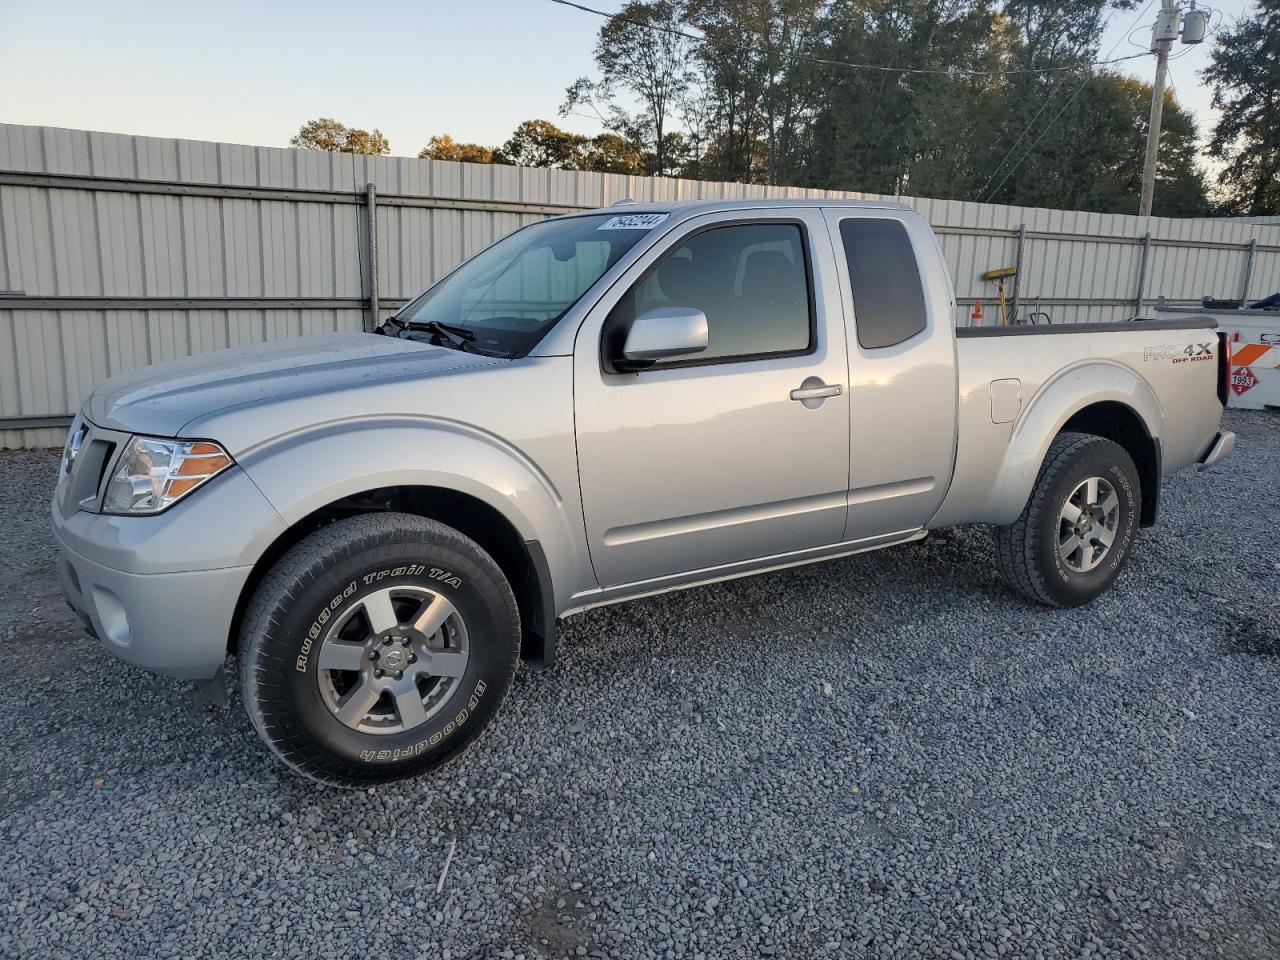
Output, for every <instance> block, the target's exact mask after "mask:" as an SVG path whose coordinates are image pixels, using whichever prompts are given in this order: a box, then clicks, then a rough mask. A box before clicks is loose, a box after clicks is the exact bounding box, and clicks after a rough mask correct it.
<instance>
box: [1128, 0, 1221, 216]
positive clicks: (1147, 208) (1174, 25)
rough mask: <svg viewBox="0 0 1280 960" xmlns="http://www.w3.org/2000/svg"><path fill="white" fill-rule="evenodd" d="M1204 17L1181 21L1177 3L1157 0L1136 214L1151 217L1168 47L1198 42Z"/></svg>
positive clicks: (1192, 13) (1193, 14)
mask: <svg viewBox="0 0 1280 960" xmlns="http://www.w3.org/2000/svg"><path fill="white" fill-rule="evenodd" d="M1206 24H1207V18H1206V16H1205V13H1204V11H1203V10H1197V9H1196V3H1195V0H1191V9H1190V10H1189V11H1188V12H1187V14H1186V18H1185V20H1184V19H1183V14H1182V11H1181V10H1179V9H1178V5H1177V0H1160V13H1159V14H1158V15H1157V16H1156V22H1155V25H1154V26H1153V27H1152V28H1151V50H1152V52H1153V53H1155V55H1156V80H1155V83H1154V84H1153V85H1152V87H1151V118H1150V120H1149V121H1148V123H1147V156H1146V160H1145V162H1144V163H1143V164H1142V199H1141V200H1140V201H1139V202H1138V215H1139V216H1142V217H1149V216H1151V201H1152V200H1153V199H1154V198H1155V192H1156V158H1157V157H1158V156H1159V154H1160V124H1161V121H1162V120H1163V118H1164V85H1165V80H1166V79H1167V78H1168V76H1169V48H1170V47H1172V46H1173V41H1174V40H1176V39H1177V38H1178V36H1179V35H1181V36H1182V42H1183V43H1199V42H1200V41H1202V40H1203V39H1204V34H1205V26H1206Z"/></svg>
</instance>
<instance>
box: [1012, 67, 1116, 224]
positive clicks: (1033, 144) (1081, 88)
mask: <svg viewBox="0 0 1280 960" xmlns="http://www.w3.org/2000/svg"><path fill="white" fill-rule="evenodd" d="M1092 79H1093V75H1092V74H1090V75H1089V76H1087V77H1085V78H1084V83H1082V84H1080V86H1078V87H1076V91H1075V93H1073V94H1071V96H1070V97H1069V98H1068V99H1067V102H1066V103H1064V104H1063V105H1062V109H1061V110H1059V111H1058V112H1057V113H1055V114H1054V115H1053V119H1052V120H1050V121H1049V122H1048V123H1047V124H1046V125H1045V128H1044V129H1043V130H1041V131H1040V135H1039V136H1038V137H1036V138H1035V139H1034V140H1032V141H1031V146H1029V147H1027V149H1026V150H1024V151H1023V153H1022V156H1020V157H1019V158H1018V162H1017V163H1015V164H1014V165H1013V166H1012V167H1010V168H1009V172H1008V173H1006V174H1005V175H1004V176H1003V177H1001V178H1000V182H999V183H997V184H996V185H995V186H994V187H992V188H991V192H990V193H989V194H987V199H988V200H990V199H991V198H992V197H994V196H995V195H996V192H997V191H998V190H999V189H1000V188H1001V187H1003V186H1004V183H1005V181H1006V180H1008V179H1009V178H1010V177H1011V176H1013V172H1014V171H1015V170H1017V169H1018V168H1019V167H1020V166H1022V161H1023V160H1026V159H1027V157H1029V156H1031V151H1032V150H1034V149H1035V148H1036V145H1037V144H1038V143H1039V142H1040V141H1041V140H1043V139H1044V137H1045V134H1046V133H1048V132H1049V131H1050V130H1052V129H1053V125H1054V124H1055V123H1057V122H1058V118H1059V117H1061V116H1062V115H1063V114H1064V113H1066V112H1067V107H1069V106H1071V104H1073V103H1075V100H1076V97H1078V96H1080V94H1081V93H1082V92H1083V91H1084V88H1085V87H1087V86H1088V85H1089V81H1090V80H1092Z"/></svg>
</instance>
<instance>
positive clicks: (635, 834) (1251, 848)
mask: <svg viewBox="0 0 1280 960" xmlns="http://www.w3.org/2000/svg"><path fill="white" fill-rule="evenodd" d="M1228 421H1229V424H1230V426H1231V427H1232V428H1233V429H1235V430H1236V431H1237V432H1238V433H1239V434H1240V436H1241V442H1240V446H1239V448H1238V449H1237V451H1236V454H1235V456H1234V457H1233V459H1231V460H1230V461H1229V462H1228V463H1227V464H1225V465H1224V466H1222V467H1219V468H1217V469H1216V470H1215V471H1213V472H1212V473H1208V474H1197V473H1194V472H1192V473H1184V474H1182V475H1180V476H1179V477H1177V478H1175V479H1173V480H1172V481H1171V482H1170V483H1169V484H1168V486H1167V488H1166V490H1167V493H1166V499H1165V502H1164V504H1163V508H1162V514H1163V517H1162V520H1161V524H1160V525H1159V526H1158V527H1157V528H1155V529H1154V530H1151V531H1147V532H1145V533H1144V534H1143V536H1142V537H1141V538H1140V539H1139V542H1138V545H1137V552H1136V555H1135V557H1134V559H1133V561H1132V562H1131V564H1130V566H1129V567H1128V570H1127V572H1126V573H1125V575H1124V576H1123V577H1122V579H1121V581H1120V583H1119V585H1118V586H1117V588H1116V589H1115V590H1113V591H1112V592H1111V593H1110V594H1108V595H1107V596H1106V597H1104V598H1103V599H1101V600H1100V601H1098V602H1097V603H1096V604H1094V605H1093V606H1092V607H1089V608H1087V609H1082V610H1076V611H1059V612H1054V611H1047V610H1044V609H1041V608H1038V607H1034V606H1031V605H1029V604H1028V603H1025V602H1023V601H1022V600H1020V599H1019V598H1017V597H1016V596H1014V595H1013V594H1011V593H1010V592H1008V591H1007V590H1005V589H1003V588H1002V587H1001V586H1000V585H999V583H998V582H997V581H996V579H995V575H994V572H993V568H992V563H991V559H990V556H991V548H990V539H989V534H988V532H987V531H985V530H982V529H971V530H963V531H955V532H953V533H950V534H948V535H946V536H945V537H940V538H938V539H937V540H936V541H935V542H932V543H930V544H929V545H923V546H913V547H907V548H902V549H899V550H896V551H889V552H884V553H878V554H870V555H865V556H861V557H854V558H849V559H846V560H841V561H836V562H832V563H828V564H823V565H819V566H814V567H808V568H803V569H800V570H795V571H791V572H784V573H778V574H772V575H767V576H763V577H757V578H754V579H749V580H742V581H738V582H735V583H729V584H723V585H719V586H714V587H707V588H703V589H697V590H693V591H690V592H686V593H683V594H676V595H669V596H665V597H658V598H654V599H648V600H643V601H640V602H637V603H633V604H630V605H626V606H621V607H614V608H607V609H603V610H598V611H594V612H591V613H587V614H584V615H582V616H579V617H575V618H572V619H569V620H567V621H565V622H564V623H563V624H562V625H561V650H562V655H561V660H560V662H559V664H558V665H557V666H556V667H555V668H554V669H553V670H551V671H547V672H544V673H539V674H533V673H530V672H528V671H525V670H522V671H521V673H520V675H519V676H518V678H517V682H516V687H515V689H514V691H513V694H512V698H511V700H510V702H509V703H508V705H507V708H506V710H505V711H504V713H503V714H502V716H501V718H500V719H499V721H498V722H497V723H496V724H495V725H494V727H493V728H491V730H490V731H489V733H488V734H487V735H486V736H485V737H484V738H482V740H481V742H480V744H479V745H478V746H477V747H475V748H473V749H472V750H471V752H470V753H468V754H467V755H466V756H465V757H464V758H463V759H462V760H461V761H459V762H457V763H455V764H453V765H451V766H450V767H448V768H446V770H445V771H443V772H442V773H441V775H439V776H436V777H428V778H426V779H422V780H419V781H416V782H411V783H405V784H399V785H395V786H390V787H380V788H378V789H376V790H369V791H364V792H359V793H344V792H339V791H334V790H325V789H320V788H317V787H314V786H312V785H310V784H308V783H305V782H301V781H299V780H296V779H293V778H292V777H290V776H289V775H287V774H285V773H284V772H283V771H282V769H281V768H280V767H278V766H277V765H276V764H275V763H274V762H273V761H272V760H271V759H270V758H269V757H268V755H267V754H266V752H265V750H264V749H262V748H261V747H260V746H259V745H258V743H257V740H256V739H255V737H254V735H253V733H252V732H251V730H250V728H249V724H248V722H247V721H246V719H245V717H244V715H243V713H242V712H241V710H240V709H239V705H238V704H236V703H233V704H232V709H231V710H229V711H222V710H218V709H216V708H213V707H209V706H204V705H201V704H200V703H199V702H198V701H197V700H195V698H194V696H193V695H192V693H191V690H190V688H189V686H186V685H183V684H179V683H176V682H170V681H165V680H161V679H157V678H153V677H150V676H148V675H146V674H144V673H142V672H140V671H137V670H135V669H133V668H130V667H128V666H125V665H123V664H121V663H119V662H118V661H116V660H114V659H112V658H111V657H109V656H108V655H107V654H106V653H104V652H103V651H100V650H99V649H97V646H96V644H95V643H94V642H93V641H91V640H89V639H87V638H85V637H84V636H83V635H81V634H80V633H79V631H78V630H77V629H76V627H75V625H74V621H73V619H72V617H71V615H70V614H69V613H67V612H66V611H65V609H64V607H63V606H62V603H61V600H60V597H59V594H58V588H57V584H56V579H55V572H54V570H55V568H54V555H53V551H52V548H51V544H50V540H49V536H48V534H47V532H46V529H45V523H46V521H45V503H46V499H47V492H48V490H49V488H50V485H51V483H52V479H53V476H54V472H55V467H56V455H55V454H54V453H52V452H36V453H11V454H3V455H0V559H2V560H3V568H0V743H3V744H4V755H3V759H4V762H3V763H2V764H0V778H3V785H2V787H0V844H2V845H3V849H4V851H5V856H4V857H3V859H2V860H0V952H2V953H3V954H5V955H7V956H26V957H61V956H66V957H87V956H93V957H101V958H110V957H117V956H147V957H168V956H196V955H199V956H213V955H219V956H253V957H257V956H298V957H314V956H326V957H327V956H341V957H353V956H354V957H364V956H374V955H378V956H386V957H397V958H398V957H416V956H422V957H431V958H440V957H512V956H525V957H530V958H534V957H564V956H596V957H600V956H607V957H697V956H706V957H722V956H723V957H753V956H779V957H804V958H808V957H822V956H833V957H834V956H841V957H911V956H922V957H944V958H977V960H982V958H985V957H997V956H1011V957H1041V956H1043V957H1074V956H1086V955H1101V956H1144V957H1151V958H1159V960H1166V958H1178V957H1238V958H1255V957H1256V958H1275V957H1277V956H1280V849H1278V847H1280V755H1278V753H1277V745H1278V744H1280V711H1278V710H1277V706H1278V705H1280V605H1278V598H1280V535H1278V532H1280V497H1278V496H1277V493H1278V491H1280V419H1277V418H1276V417H1275V416H1270V415H1266V414H1238V413H1232V414H1231V415H1230V416H1229V417H1228ZM455 841H456V851H455V853H454V856H453V858H452V862H451V865H450V866H449V869H448V872H447V875H446V877H445V880H444V884H443V892H437V883H438V881H439V879H440V877H441V871H442V869H443V867H444V864H445V861H446V858H447V854H448V852H449V850H450V848H451V847H452V846H453V845H454V843H455Z"/></svg>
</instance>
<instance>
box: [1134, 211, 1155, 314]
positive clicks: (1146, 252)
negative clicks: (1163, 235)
mask: <svg viewBox="0 0 1280 960" xmlns="http://www.w3.org/2000/svg"><path fill="white" fill-rule="evenodd" d="M1141 242H1142V258H1141V259H1140V260H1139V261H1138V292H1137V294H1136V295H1135V297H1134V301H1135V309H1134V316H1142V311H1143V309H1145V307H1146V297H1145V294H1146V289H1147V258H1148V257H1149V256H1150V255H1151V231H1150V230H1148V231H1147V232H1146V233H1144V234H1143V235H1142V241H1141Z"/></svg>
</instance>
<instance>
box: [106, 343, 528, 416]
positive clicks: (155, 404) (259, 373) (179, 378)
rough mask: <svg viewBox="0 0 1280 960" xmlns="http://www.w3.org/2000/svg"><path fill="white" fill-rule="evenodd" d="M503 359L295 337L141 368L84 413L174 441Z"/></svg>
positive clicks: (110, 386)
mask: <svg viewBox="0 0 1280 960" xmlns="http://www.w3.org/2000/svg"><path fill="white" fill-rule="evenodd" d="M503 362H504V361H502V360H497V359H494V358H493V357H483V356H478V355H475V354H467V353H461V352H459V351H457V350H450V349H448V348H446V347H436V346H432V345H430V344H426V343H421V342H418V341H413V340H400V339H398V338H396V337H381V336H375V335H373V334H368V333H328V334H320V335H316V336H308V337H291V338H288V339H284V340H274V341H271V342H268V343H260V344H254V345H252V346H248V347H235V348H232V349H230V350H215V351H212V352H210V353H201V354H197V355H195V356H192V357H184V358H183V359H181V360H172V361H169V362H166V363H157V364H154V365H152V366H149V367H140V368H139V369H137V370H133V371H131V372H129V373H126V374H122V375H121V376H118V377H112V378H111V379H110V380H106V381H104V382H103V383H101V384H100V385H99V386H98V387H97V388H96V389H95V390H94V391H93V393H92V394H90V396H89V399H88V400H87V401H86V402H85V406H84V413H85V416H86V417H88V419H89V420H91V421H93V422H94V423H96V424H98V425H99V426H102V427H107V428H109V429H113V430H121V431H125V432H128V433H146V434H151V435H153V436H161V437H176V436H181V435H182V430H183V427H184V426H186V425H187V424H189V423H191V422H192V421H193V420H198V419H206V418H208V417H209V416H210V415H212V414H214V413H217V412H218V411H220V410H226V409H228V408H230V407H239V406H253V405H256V404H267V403H271V402H274V401H280V400H290V399H300V398H302V399H305V398H306V397H308V396H313V395H322V394H327V393H331V392H336V391H341V390H350V389H352V388H358V387H362V386H373V385H376V384H383V383H389V382H395V381H397V380H420V379H421V378H423V377H427V376H432V375H436V374H440V373H444V372H446V371H453V370H461V369H465V368H468V367H480V366H493V365H495V364H501V363H503Z"/></svg>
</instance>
